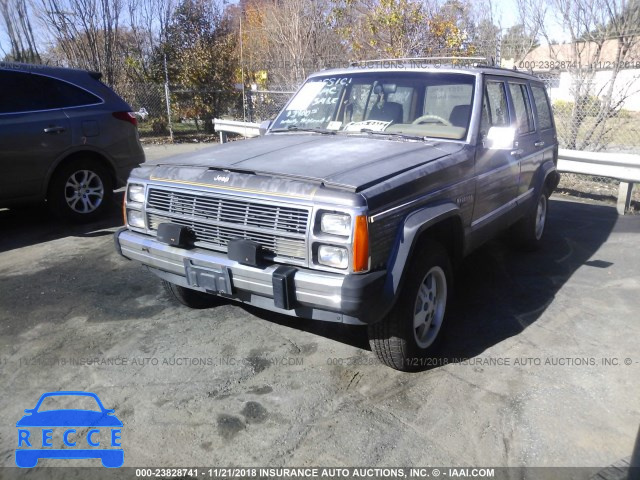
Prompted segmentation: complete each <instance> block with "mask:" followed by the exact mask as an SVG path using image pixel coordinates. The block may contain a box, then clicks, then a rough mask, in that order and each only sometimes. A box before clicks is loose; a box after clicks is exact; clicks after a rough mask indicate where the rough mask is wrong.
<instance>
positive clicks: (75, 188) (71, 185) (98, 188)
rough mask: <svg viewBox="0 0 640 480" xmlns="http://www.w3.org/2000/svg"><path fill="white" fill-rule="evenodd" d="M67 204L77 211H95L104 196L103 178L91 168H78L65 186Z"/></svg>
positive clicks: (83, 212) (84, 212)
mask: <svg viewBox="0 0 640 480" xmlns="http://www.w3.org/2000/svg"><path fill="white" fill-rule="evenodd" d="M64 196H65V200H66V201H67V205H68V206H69V208H70V209H71V210H73V211H74V212H77V213H82V214H86V213H91V212H93V211H95V210H96V209H97V208H98V207H100V204H101V203H102V199H103V198H104V185H103V183H102V180H101V179H100V177H99V176H98V175H96V173H95V172H92V171H91V170H78V171H76V172H74V173H72V174H71V176H70V177H69V178H68V179H67V182H66V184H65V186H64Z"/></svg>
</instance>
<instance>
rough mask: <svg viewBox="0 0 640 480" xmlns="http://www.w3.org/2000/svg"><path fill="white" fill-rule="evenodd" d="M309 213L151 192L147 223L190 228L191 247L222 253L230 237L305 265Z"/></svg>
mask: <svg viewBox="0 0 640 480" xmlns="http://www.w3.org/2000/svg"><path fill="white" fill-rule="evenodd" d="M308 220H309V211H308V210H306V209H303V208H295V207H289V206H284V205H273V204H266V203H257V202H254V201H247V200H241V199H236V198H230V197H223V196H209V195H194V194H192V193H187V192H180V191H173V190H171V191H170V190H162V189H158V188H150V189H149V195H148V197H147V221H148V226H149V228H150V229H151V230H157V228H158V225H159V224H160V223H163V222H171V223H175V224H178V225H184V226H187V227H189V228H191V229H192V230H193V231H194V233H195V235H196V240H197V243H196V245H198V246H202V247H203V248H212V249H215V250H222V251H226V248H227V243H228V242H229V240H231V239H236V238H244V239H247V240H253V241H255V242H258V243H259V244H260V245H262V247H263V248H265V249H266V250H267V251H268V254H270V255H271V257H273V258H274V259H276V260H277V259H278V258H284V259H287V260H294V261H297V262H298V263H304V262H305V261H306V257H307V255H306V252H307V248H306V232H307V224H308Z"/></svg>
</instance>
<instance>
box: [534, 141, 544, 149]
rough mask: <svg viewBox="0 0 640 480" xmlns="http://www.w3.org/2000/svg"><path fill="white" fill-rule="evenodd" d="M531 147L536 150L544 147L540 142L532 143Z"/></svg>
mask: <svg viewBox="0 0 640 480" xmlns="http://www.w3.org/2000/svg"><path fill="white" fill-rule="evenodd" d="M533 146H534V147H536V148H539V147H544V142H543V141H542V140H540V141H539V142H536V143H534V144H533Z"/></svg>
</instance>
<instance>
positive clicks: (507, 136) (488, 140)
mask: <svg viewBox="0 0 640 480" xmlns="http://www.w3.org/2000/svg"><path fill="white" fill-rule="evenodd" d="M515 140H516V129H515V128H514V127H491V128H490V129H489V131H488V132H487V136H486V137H485V138H484V140H483V141H482V144H483V146H484V148H487V149H489V150H512V149H513V147H514V144H515Z"/></svg>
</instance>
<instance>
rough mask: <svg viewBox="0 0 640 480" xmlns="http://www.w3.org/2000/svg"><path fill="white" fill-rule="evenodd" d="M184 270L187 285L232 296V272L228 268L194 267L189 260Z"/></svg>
mask: <svg viewBox="0 0 640 480" xmlns="http://www.w3.org/2000/svg"><path fill="white" fill-rule="evenodd" d="M184 268H185V272H186V277H187V283H188V284H189V285H190V286H192V287H199V288H204V289H205V290H206V291H207V292H209V293H216V294H218V293H219V294H223V295H231V294H232V293H233V287H232V285H231V272H230V271H229V268H228V267H225V266H222V265H220V266H215V267H203V266H200V265H194V264H193V262H192V261H191V260H189V259H185V261H184Z"/></svg>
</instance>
